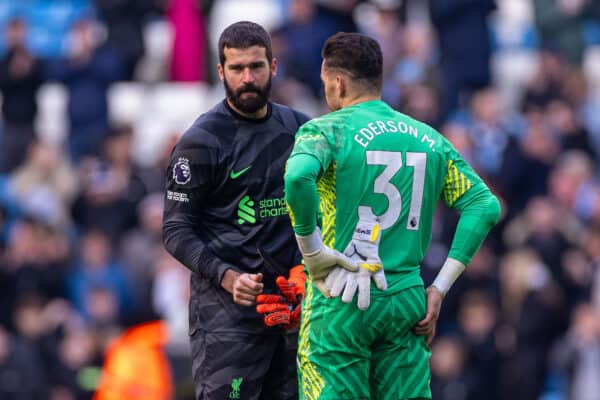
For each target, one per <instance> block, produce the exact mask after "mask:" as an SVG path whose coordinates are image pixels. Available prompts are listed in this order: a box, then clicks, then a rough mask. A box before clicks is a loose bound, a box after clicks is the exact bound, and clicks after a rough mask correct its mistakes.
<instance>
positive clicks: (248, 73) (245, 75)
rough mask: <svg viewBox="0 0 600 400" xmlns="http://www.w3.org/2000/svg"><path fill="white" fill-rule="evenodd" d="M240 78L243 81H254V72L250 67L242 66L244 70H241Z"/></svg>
mask: <svg viewBox="0 0 600 400" xmlns="http://www.w3.org/2000/svg"><path fill="white" fill-rule="evenodd" d="M242 79H243V81H244V83H250V82H254V74H253V73H252V70H251V69H250V68H244V71H243V72H242Z"/></svg>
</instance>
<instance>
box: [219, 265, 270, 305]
mask: <svg viewBox="0 0 600 400" xmlns="http://www.w3.org/2000/svg"><path fill="white" fill-rule="evenodd" d="M262 279H263V274H261V273H258V274H247V273H243V274H242V273H239V272H237V271H234V270H233V269H228V270H227V271H225V274H224V275H223V279H222V280H221V287H222V288H223V289H225V290H227V291H228V292H229V293H231V294H232V295H233V302H234V303H235V304H239V305H240V306H253V305H254V304H256V296H257V295H259V294H260V293H262V291H263V287H264V285H263V283H262Z"/></svg>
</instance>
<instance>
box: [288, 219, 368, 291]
mask: <svg viewBox="0 0 600 400" xmlns="http://www.w3.org/2000/svg"><path fill="white" fill-rule="evenodd" d="M296 241H297V242H298V247H299V248H300V252H301V253H302V257H304V265H305V266H306V269H307V270H308V274H309V275H310V277H311V279H312V282H313V284H314V285H315V286H316V287H317V289H319V291H320V292H321V293H323V295H324V296H325V297H330V293H329V290H328V289H327V287H326V286H325V277H326V276H327V275H328V274H329V272H331V270H332V269H334V268H336V267H341V268H340V269H341V270H343V271H346V270H348V271H358V264H356V263H354V262H352V260H350V258H349V257H347V256H345V255H344V254H342V253H340V252H339V251H337V250H334V249H331V248H329V247H327V246H325V245H324V244H323V240H322V239H321V231H320V229H319V228H317V229H315V231H314V232H313V233H311V234H310V235H308V236H298V235H296Z"/></svg>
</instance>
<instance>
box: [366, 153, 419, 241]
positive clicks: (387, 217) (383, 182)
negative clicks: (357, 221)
mask: <svg viewBox="0 0 600 400" xmlns="http://www.w3.org/2000/svg"><path fill="white" fill-rule="evenodd" d="M366 156H367V165H383V166H385V168H384V170H383V171H382V172H381V174H379V176H378V177H377V178H376V179H375V187H374V192H375V193H378V194H382V195H384V196H385V197H386V198H387V200H388V204H389V205H388V208H387V210H386V211H385V212H384V213H383V214H381V215H379V216H378V218H379V223H380V224H381V229H388V228H389V227H391V226H392V225H394V224H395V223H396V221H398V218H399V217H400V213H401V211H402V195H401V194H400V191H399V190H398V188H397V187H396V186H395V185H394V184H393V183H392V182H391V180H392V178H393V177H394V175H396V173H397V172H398V171H400V168H402V167H403V164H402V158H403V157H402V153H401V152H397V151H367V152H366ZM426 166H427V153H423V152H419V153H417V152H406V167H412V170H413V180H412V190H411V196H410V210H409V212H408V220H407V222H406V229H408V230H413V231H416V230H418V229H419V223H420V219H421V205H422V204H423V185H424V184H425V167H426ZM358 215H359V216H360V217H361V218H374V217H376V215H375V214H374V213H373V209H372V208H371V207H369V206H359V207H358Z"/></svg>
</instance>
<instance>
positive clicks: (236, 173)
mask: <svg viewBox="0 0 600 400" xmlns="http://www.w3.org/2000/svg"><path fill="white" fill-rule="evenodd" d="M250 168H252V165H248V166H247V167H246V168H244V169H242V170H240V171H238V172H235V171H234V170H231V173H230V174H229V177H230V178H231V179H237V178H239V177H240V175H242V174H243V173H244V172H246V171H248V170H249V169H250Z"/></svg>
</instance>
